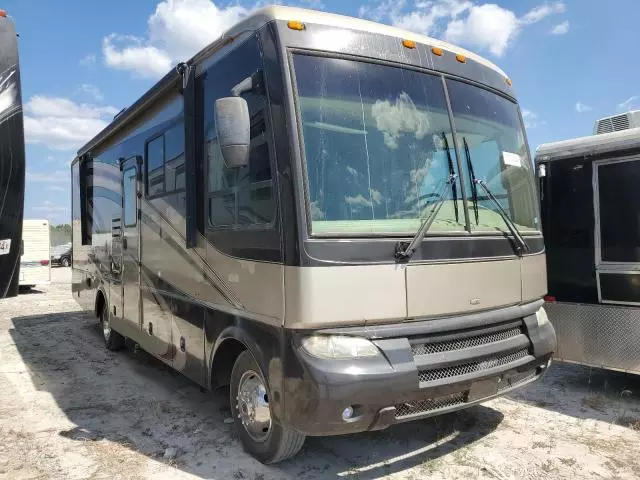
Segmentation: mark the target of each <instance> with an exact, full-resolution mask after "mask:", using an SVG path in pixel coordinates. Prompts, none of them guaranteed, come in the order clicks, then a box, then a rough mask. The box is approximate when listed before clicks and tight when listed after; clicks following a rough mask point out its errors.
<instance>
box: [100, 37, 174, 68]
mask: <svg viewBox="0 0 640 480" xmlns="http://www.w3.org/2000/svg"><path fill="white" fill-rule="evenodd" d="M118 42H122V43H125V42H129V45H128V46H124V47H122V48H120V49H119V48H118V46H117V45H116V43H118ZM102 53H103V55H104V63H105V64H106V65H107V66H108V67H111V68H115V69H117V70H130V71H132V72H134V74H135V75H136V76H139V77H160V76H162V75H163V74H165V73H167V72H168V71H169V69H170V68H171V58H170V57H169V55H168V54H167V53H166V52H164V51H162V50H160V49H158V48H156V47H153V46H150V45H147V46H145V45H143V44H142V40H141V39H139V38H137V37H131V36H127V37H125V36H121V35H116V34H115V33H114V34H112V35H109V36H108V37H105V38H104V39H103V40H102Z"/></svg>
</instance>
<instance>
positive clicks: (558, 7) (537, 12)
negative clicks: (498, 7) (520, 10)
mask: <svg viewBox="0 0 640 480" xmlns="http://www.w3.org/2000/svg"><path fill="white" fill-rule="evenodd" d="M566 10H567V7H566V6H565V4H564V3H562V2H556V3H551V4H549V3H545V4H544V5H540V6H538V7H535V8H533V9H531V10H529V12H527V13H526V14H525V15H524V16H523V17H522V19H521V22H522V23H524V24H531V23H537V22H539V21H540V20H543V19H544V18H546V17H548V16H549V15H554V14H557V13H564V12H565V11H566Z"/></svg>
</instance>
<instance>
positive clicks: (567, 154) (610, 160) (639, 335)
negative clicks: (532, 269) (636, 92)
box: [536, 111, 640, 374]
mask: <svg viewBox="0 0 640 480" xmlns="http://www.w3.org/2000/svg"><path fill="white" fill-rule="evenodd" d="M536 163H537V169H538V178H539V185H540V199H541V206H542V208H541V210H542V225H543V230H544V235H545V244H546V252H547V264H548V265H547V268H548V282H549V286H548V296H547V305H546V306H545V308H546V309H547V312H548V314H549V318H550V320H551V322H552V323H553V326H554V327H555V329H556V332H557V334H558V351H557V353H556V358H558V359H561V360H564V361H568V362H575V363H580V364H583V365H590V366H594V367H600V368H607V369H613V370H622V371H627V372H634V373H636V374H640V308H638V307H640V236H639V235H638V232H640V189H639V188H638V185H639V182H640V111H633V112H627V113H623V114H619V115H615V116H612V117H607V118H603V119H600V120H598V121H597V122H596V123H595V127H594V134H593V135H591V136H586V137H581V138H574V139H571V140H564V141H560V142H554V143H548V144H544V145H540V146H539V147H538V148H537V150H536Z"/></svg>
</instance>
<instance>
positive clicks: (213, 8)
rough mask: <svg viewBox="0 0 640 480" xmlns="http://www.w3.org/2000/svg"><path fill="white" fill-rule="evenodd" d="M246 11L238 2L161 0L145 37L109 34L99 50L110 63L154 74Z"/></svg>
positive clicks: (215, 35)
mask: <svg viewBox="0 0 640 480" xmlns="http://www.w3.org/2000/svg"><path fill="white" fill-rule="evenodd" d="M248 13H249V9H247V8H244V7H241V6H240V5H237V4H236V5H229V6H227V7H219V6H218V5H216V4H215V3H214V2H213V1H211V0H163V1H161V2H160V3H159V4H158V5H157V6H156V10H155V12H154V13H153V14H152V15H151V16H150V17H149V19H148V21H147V24H148V34H147V37H146V38H140V37H133V36H127V35H120V34H116V33H114V34H111V35H109V36H107V37H105V38H104V39H103V44H102V53H103V56H104V61H105V64H106V65H107V66H109V67H112V68H116V69H120V70H128V71H131V72H133V73H134V75H137V76H142V77H152V78H157V77H160V76H161V75H163V74H165V73H167V72H168V71H169V69H170V68H171V66H172V65H173V64H175V63H177V62H179V61H182V60H187V59H189V58H190V57H192V56H193V55H194V54H196V53H197V52H198V51H199V50H200V49H202V48H203V47H205V46H206V45H208V44H209V43H211V42H212V41H213V40H215V39H216V38H218V37H219V36H220V35H221V34H222V33H224V31H226V30H227V29H229V27H231V26H232V25H233V24H234V23H236V22H237V21H238V20H240V19H241V18H243V17H245V16H246V15H247V14H248Z"/></svg>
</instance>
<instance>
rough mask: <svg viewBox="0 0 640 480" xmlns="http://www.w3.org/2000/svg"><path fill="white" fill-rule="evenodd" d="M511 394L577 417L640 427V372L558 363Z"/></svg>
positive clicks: (516, 397)
mask: <svg viewBox="0 0 640 480" xmlns="http://www.w3.org/2000/svg"><path fill="white" fill-rule="evenodd" d="M509 397H510V398H513V399H514V400H517V401H520V402H525V403H528V404H531V405H535V406H537V407H541V408H546V409H549V410H552V411H555V412H558V413H562V414H564V415H570V416H573V417H575V418H580V419H587V418H590V419H594V420H599V421H605V422H609V423H616V424H618V425H622V426H625V427H628V428H631V429H633V430H640V375H633V374H629V373H623V372H615V371H611V370H604V369H599V368H592V367H585V366H582V365H575V364H571V363H564V362H555V363H553V364H552V366H551V368H550V369H549V371H548V372H547V374H546V375H545V376H544V377H543V378H542V380H541V381H539V382H537V383H535V384H533V385H531V386H529V387H527V388H525V389H523V390H519V391H516V392H514V393H513V394H511V395H509Z"/></svg>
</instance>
